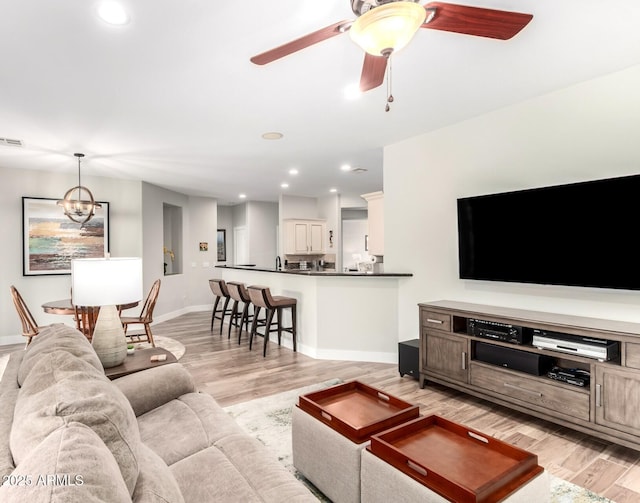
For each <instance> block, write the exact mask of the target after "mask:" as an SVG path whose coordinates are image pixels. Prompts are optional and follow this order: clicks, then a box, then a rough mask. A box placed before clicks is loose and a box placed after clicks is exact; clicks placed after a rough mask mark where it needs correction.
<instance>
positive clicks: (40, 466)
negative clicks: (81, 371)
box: [0, 423, 131, 503]
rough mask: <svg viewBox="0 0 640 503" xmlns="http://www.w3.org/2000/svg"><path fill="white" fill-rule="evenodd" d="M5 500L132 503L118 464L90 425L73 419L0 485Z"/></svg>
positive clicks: (30, 502) (38, 447)
mask: <svg viewBox="0 0 640 503" xmlns="http://www.w3.org/2000/svg"><path fill="white" fill-rule="evenodd" d="M0 501H2V502H4V503H14V502H15V503H23V502H25V501H28V502H29V503H40V502H42V503H44V502H51V503H56V502H60V503H62V502H65V503H67V502H78V503H80V502H83V503H84V502H87V503H93V502H95V503H98V502H104V501H109V502H113V503H119V502H130V501H131V498H130V496H129V491H128V490H127V487H126V486H125V484H124V481H123V480H122V476H121V475H120V470H119V468H118V465H117V463H116V461H115V459H114V457H113V455H112V454H111V452H110V451H109V449H107V447H106V446H105V444H104V443H103V442H102V440H100V438H99V437H98V436H97V435H96V434H95V433H94V432H93V430H91V429H90V428H89V427H87V426H84V425H82V424H79V423H69V424H65V425H63V426H61V427H60V428H58V429H57V430H54V431H53V432H52V433H50V434H49V435H48V436H47V437H46V438H45V439H44V440H43V441H42V442H41V443H40V444H39V445H38V446H37V448H35V449H33V450H32V451H31V452H30V453H29V455H28V456H27V457H26V458H25V459H23V460H22V462H21V463H20V465H19V466H18V467H17V468H16V469H15V470H14V471H13V473H12V474H11V475H10V476H9V477H8V478H7V479H6V480H5V483H4V485H3V486H2V487H0Z"/></svg>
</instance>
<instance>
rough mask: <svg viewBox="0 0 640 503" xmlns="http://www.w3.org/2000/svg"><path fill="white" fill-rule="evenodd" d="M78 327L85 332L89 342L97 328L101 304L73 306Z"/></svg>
mask: <svg viewBox="0 0 640 503" xmlns="http://www.w3.org/2000/svg"><path fill="white" fill-rule="evenodd" d="M73 309H74V313H75V314H74V319H75V321H76V328H77V329H78V330H79V331H80V332H82V333H83V334H84V336H85V337H86V338H87V339H88V341H89V342H91V340H92V339H93V330H94V329H95V328H96V321H97V320H98V314H100V307H99V306H75V305H74V306H73Z"/></svg>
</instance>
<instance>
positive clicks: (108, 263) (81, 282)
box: [71, 257, 142, 306]
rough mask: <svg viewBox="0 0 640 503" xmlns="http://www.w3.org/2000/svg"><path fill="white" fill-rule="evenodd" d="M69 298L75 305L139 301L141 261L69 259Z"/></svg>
mask: <svg viewBox="0 0 640 503" xmlns="http://www.w3.org/2000/svg"><path fill="white" fill-rule="evenodd" d="M71 296H72V303H73V304H74V305H76V306H115V305H119V304H127V303H129V302H137V301H139V300H141V299H142V259H141V258H129V257H126V258H125V257H118V258H99V259H98V258H96V259H93V258H89V259H76V260H72V261H71Z"/></svg>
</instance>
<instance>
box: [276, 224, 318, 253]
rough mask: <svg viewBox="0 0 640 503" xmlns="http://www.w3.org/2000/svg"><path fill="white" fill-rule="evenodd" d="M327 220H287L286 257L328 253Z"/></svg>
mask: <svg viewBox="0 0 640 503" xmlns="http://www.w3.org/2000/svg"><path fill="white" fill-rule="evenodd" d="M326 233H327V222H326V221H325V220H297V219H295V220H285V237H284V243H285V245H284V253H285V254H286V255H311V254H313V255H322V254H324V253H326V244H325V235H326Z"/></svg>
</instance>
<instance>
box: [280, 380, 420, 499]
mask: <svg viewBox="0 0 640 503" xmlns="http://www.w3.org/2000/svg"><path fill="white" fill-rule="evenodd" d="M418 415H419V408H418V407H417V406H415V405H412V404H409V403H407V402H404V401H402V400H399V399H397V398H395V397H392V396H389V395H387V394H385V393H383V392H381V391H379V390H377V389H375V388H372V387H370V386H367V385H365V384H362V383H360V382H358V381H352V382H348V383H344V384H339V385H337V386H333V387H331V388H328V389H325V390H321V391H317V392H314V393H309V394H307V395H303V396H301V397H299V403H298V406H297V407H294V408H293V417H292V447H293V465H294V466H295V467H296V469H297V470H298V471H299V472H300V473H301V474H302V475H304V476H305V477H306V478H307V479H308V480H309V481H310V482H312V483H313V484H314V485H315V486H316V487H317V488H318V489H319V490H320V491H322V493H324V494H325V495H326V496H327V497H328V498H329V499H330V500H331V501H333V502H334V503H358V502H359V501H360V462H361V459H362V455H361V451H362V449H364V448H365V447H366V446H367V445H369V438H370V437H371V435H372V434H374V433H377V432H380V431H383V430H385V429H388V428H391V427H393V426H396V425H397V424H401V423H403V422H405V421H408V420H410V419H413V418H416V417H418Z"/></svg>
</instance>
